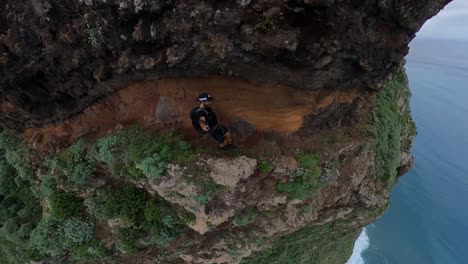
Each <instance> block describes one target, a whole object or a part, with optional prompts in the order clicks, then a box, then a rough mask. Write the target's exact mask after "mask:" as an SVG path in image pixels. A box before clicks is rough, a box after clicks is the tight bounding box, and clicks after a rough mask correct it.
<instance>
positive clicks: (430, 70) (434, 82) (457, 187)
mask: <svg viewBox="0 0 468 264" xmlns="http://www.w3.org/2000/svg"><path fill="white" fill-rule="evenodd" d="M410 48H411V49H410V54H409V55H408V56H407V58H406V59H407V63H406V65H405V68H406V72H407V74H408V78H409V85H410V89H411V92H412V94H413V96H412V98H411V110H412V115H413V118H414V120H415V122H416V126H417V129H418V135H417V136H416V140H415V143H414V145H413V149H412V153H413V155H414V157H415V163H414V164H415V166H414V168H413V169H412V170H411V171H410V172H408V173H407V174H406V175H404V176H403V177H402V178H401V179H400V180H399V182H398V183H397V185H396V186H395V188H394V190H393V192H392V194H391V197H390V201H391V205H390V207H389V209H388V210H387V211H386V212H385V214H384V215H383V217H382V218H381V219H379V220H378V221H377V222H376V223H374V224H371V225H369V226H367V227H366V228H365V229H364V231H363V233H362V234H361V236H360V237H359V238H358V240H357V241H356V244H355V248H354V252H353V256H352V257H351V259H350V261H349V262H348V263H353V264H358V263H366V264H379V263H390V264H393V263H396V264H406V263H408V264H431V263H442V264H452V263H468V136H467V135H468V89H467V88H468V41H466V42H464V41H453V40H452V41H451V40H435V39H418V38H416V39H415V40H413V42H412V43H411V44H410Z"/></svg>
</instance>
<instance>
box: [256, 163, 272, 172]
mask: <svg viewBox="0 0 468 264" xmlns="http://www.w3.org/2000/svg"><path fill="white" fill-rule="evenodd" d="M259 169H260V172H262V173H268V172H270V171H271V170H272V169H273V165H271V163H269V162H268V161H266V160H262V161H260V165H259Z"/></svg>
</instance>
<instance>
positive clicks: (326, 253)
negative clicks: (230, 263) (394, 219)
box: [241, 223, 357, 264]
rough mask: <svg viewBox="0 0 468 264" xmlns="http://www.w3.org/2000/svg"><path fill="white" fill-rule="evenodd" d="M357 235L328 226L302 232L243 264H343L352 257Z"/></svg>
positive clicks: (257, 253)
mask: <svg viewBox="0 0 468 264" xmlns="http://www.w3.org/2000/svg"><path fill="white" fill-rule="evenodd" d="M356 237H357V233H356V231H355V230H354V229H353V228H346V227H344V226H341V225H337V224H335V225H334V224H332V223H331V224H326V225H319V226H313V225H309V226H307V227H304V228H301V229H300V230H298V231H296V232H294V233H292V234H290V235H286V236H284V237H281V238H280V239H278V240H276V241H275V242H273V244H272V245H271V247H269V248H268V249H266V250H264V251H261V252H255V253H253V254H252V255H251V256H250V257H247V258H245V259H244V260H243V261H242V262H241V263H242V264H254V263H255V264H263V263H265V264H267V263H268V264H301V263H304V264H305V263H307V264H319V263H323V264H325V263H326V264H334V263H336V264H342V263H345V262H346V261H347V260H348V258H349V257H350V256H351V253H352V250H353V245H354V241H355V240H356Z"/></svg>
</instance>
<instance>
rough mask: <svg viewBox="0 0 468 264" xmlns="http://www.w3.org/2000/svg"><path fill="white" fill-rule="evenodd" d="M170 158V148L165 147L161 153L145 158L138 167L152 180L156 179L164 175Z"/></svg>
mask: <svg viewBox="0 0 468 264" xmlns="http://www.w3.org/2000/svg"><path fill="white" fill-rule="evenodd" d="M169 160H170V153H169V149H168V148H164V149H163V150H162V151H161V152H160V153H154V154H153V155H152V156H151V157H148V158H146V159H144V160H143V161H142V162H141V163H140V164H138V165H137V166H136V167H137V168H138V169H140V170H141V171H142V172H143V174H145V175H146V176H147V177H148V178H149V179H150V180H151V181H156V180H158V179H159V178H161V177H162V176H163V174H164V172H165V171H166V167H167V164H168V161H169Z"/></svg>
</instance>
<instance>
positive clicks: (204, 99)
mask: <svg viewBox="0 0 468 264" xmlns="http://www.w3.org/2000/svg"><path fill="white" fill-rule="evenodd" d="M213 100H214V97H213V96H211V95H210V94H208V93H201V94H200V95H198V99H197V101H198V102H199V103H200V104H203V105H205V106H210V105H211V103H212V102H213Z"/></svg>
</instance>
